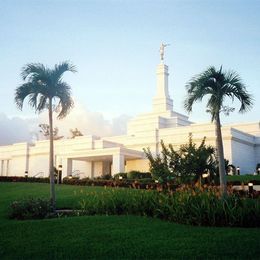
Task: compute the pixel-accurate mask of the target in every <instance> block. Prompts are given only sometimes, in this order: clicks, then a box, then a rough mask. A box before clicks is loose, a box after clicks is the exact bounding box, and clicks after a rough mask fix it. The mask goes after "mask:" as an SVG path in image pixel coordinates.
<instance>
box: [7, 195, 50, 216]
mask: <svg viewBox="0 0 260 260" xmlns="http://www.w3.org/2000/svg"><path fill="white" fill-rule="evenodd" d="M51 212H52V208H51V202H50V201H49V200H46V199H40V198H39V199H34V198H31V199H23V200H19V201H14V202H13V203H12V204H11V206H10V213H9V217H10V218H11V219H18V220H25V219H43V218H46V217H48V216H49V215H50V213H51Z"/></svg>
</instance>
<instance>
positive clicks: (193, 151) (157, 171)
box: [144, 135, 216, 183]
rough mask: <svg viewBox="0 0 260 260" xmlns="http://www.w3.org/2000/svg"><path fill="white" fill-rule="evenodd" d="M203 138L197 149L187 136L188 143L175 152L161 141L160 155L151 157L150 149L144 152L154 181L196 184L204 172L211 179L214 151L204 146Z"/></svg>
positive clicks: (213, 167) (214, 164) (190, 137)
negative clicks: (176, 181)
mask: <svg viewBox="0 0 260 260" xmlns="http://www.w3.org/2000/svg"><path fill="white" fill-rule="evenodd" d="M205 140H206V138H205V137H204V138H203V140H202V142H201V144H200V145H199V146H198V147H197V145H196V144H195V143H193V141H192V135H190V136H189V143H188V144H184V145H181V146H180V148H179V150H177V151H175V150H174V148H173V146H172V144H169V145H168V146H166V145H165V144H164V143H163V141H161V147H162V151H161V154H159V155H156V156H153V155H152V153H151V151H150V149H149V148H148V149H144V152H145V154H146V156H147V158H148V160H149V162H150V171H151V173H152V176H153V178H154V179H158V180H161V181H163V182H165V181H168V180H169V179H171V178H174V179H179V180H180V181H181V182H183V183H189V182H190V181H192V182H196V181H198V179H199V178H200V177H201V175H202V174H203V173H205V172H208V173H209V174H210V176H211V179H213V177H214V174H215V170H216V162H215V154H214V152H215V150H214V148H213V147H212V146H206V144H205Z"/></svg>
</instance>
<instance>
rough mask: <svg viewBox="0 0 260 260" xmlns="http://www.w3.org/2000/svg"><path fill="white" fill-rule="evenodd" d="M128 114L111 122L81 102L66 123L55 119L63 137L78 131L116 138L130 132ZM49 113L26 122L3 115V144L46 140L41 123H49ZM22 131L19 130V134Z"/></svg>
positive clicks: (0, 126)
mask: <svg viewBox="0 0 260 260" xmlns="http://www.w3.org/2000/svg"><path fill="white" fill-rule="evenodd" d="M129 119H130V117H129V116H127V115H120V116H118V117H114V118H113V119H111V120H108V119H106V118H105V117H104V115H103V114H102V113H99V112H93V111H89V110H87V109H86V108H85V107H84V106H82V105H81V104H79V103H76V104H75V107H74V108H73V110H72V111H71V112H70V113H69V114H68V115H67V117H66V118H64V119H62V120H58V119H56V115H55V114H54V117H53V121H54V123H53V125H54V127H58V129H59V135H60V136H64V137H65V138H68V137H70V129H75V128H78V130H80V131H81V132H82V133H83V134H84V135H97V136H101V137H103V136H112V135H122V134H125V133H126V126H127V121H128V120H129ZM48 122H49V120H48V113H47V111H44V112H43V113H41V114H39V116H38V117H37V118H27V119H22V118H20V117H13V118H9V117H7V116H6V115H5V114H0V145H7V144H12V143H16V142H29V141H34V140H39V139H43V136H42V135H41V134H40V132H39V130H40V128H39V124H48ZM17 129H19V131H17Z"/></svg>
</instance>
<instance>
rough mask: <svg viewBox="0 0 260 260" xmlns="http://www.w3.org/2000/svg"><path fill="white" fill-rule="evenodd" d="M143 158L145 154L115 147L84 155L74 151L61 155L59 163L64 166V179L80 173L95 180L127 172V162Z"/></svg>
mask: <svg viewBox="0 0 260 260" xmlns="http://www.w3.org/2000/svg"><path fill="white" fill-rule="evenodd" d="M143 158H144V154H143V152H140V151H136V150H132V149H127V148H124V147H114V148H104V149H97V150H88V151H85V152H84V154H83V153H82V152H73V151H72V152H67V153H60V154H59V155H58V157H57V162H58V164H61V165H62V171H63V177H65V176H69V175H73V172H75V171H79V172H80V174H82V175H84V177H89V178H94V177H98V176H103V175H112V176H113V175H114V174H116V173H119V172H125V166H126V161H129V160H136V159H143ZM80 177H82V176H80Z"/></svg>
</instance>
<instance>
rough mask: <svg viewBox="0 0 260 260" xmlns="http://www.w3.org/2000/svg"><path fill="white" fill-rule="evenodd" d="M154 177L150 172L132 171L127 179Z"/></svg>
mask: <svg viewBox="0 0 260 260" xmlns="http://www.w3.org/2000/svg"><path fill="white" fill-rule="evenodd" d="M144 178H152V176H151V173H150V172H140V171H130V172H128V173H127V179H144Z"/></svg>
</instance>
